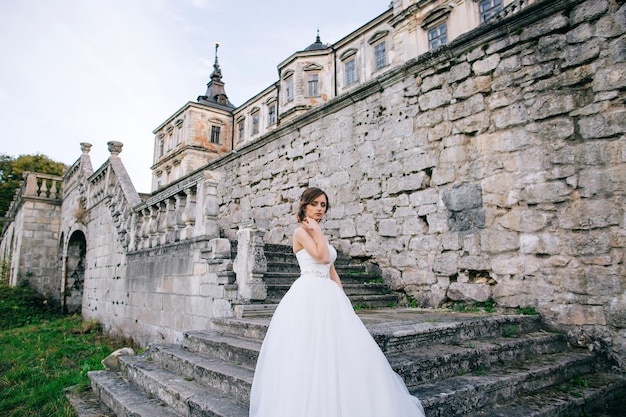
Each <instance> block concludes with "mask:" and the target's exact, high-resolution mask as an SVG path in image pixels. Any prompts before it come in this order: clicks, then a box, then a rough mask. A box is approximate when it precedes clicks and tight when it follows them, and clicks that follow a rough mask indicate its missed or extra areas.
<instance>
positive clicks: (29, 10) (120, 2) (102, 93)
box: [0, 0, 390, 192]
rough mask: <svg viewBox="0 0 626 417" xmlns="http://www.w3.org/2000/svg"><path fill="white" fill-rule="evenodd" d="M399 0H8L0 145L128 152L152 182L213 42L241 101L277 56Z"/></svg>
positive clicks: (99, 154) (325, 38) (204, 71)
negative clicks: (166, 125) (163, 134)
mask: <svg viewBox="0 0 626 417" xmlns="http://www.w3.org/2000/svg"><path fill="white" fill-rule="evenodd" d="M389 5H390V0H314V1H303V0H265V1H260V0H0V16H2V25H0V54H1V55H0V56H1V57H2V59H1V61H0V62H1V63H0V126H2V130H1V133H0V154H5V155H9V156H12V157H17V156H19V155H30V154H44V155H46V156H48V157H49V158H51V159H53V160H55V161H59V162H63V163H65V164H67V165H71V164H73V163H74V162H75V161H76V160H77V159H78V157H79V156H80V153H81V151H80V143H81V142H88V143H91V144H92V145H93V147H92V148H91V152H90V154H89V156H90V157H91V162H92V164H93V167H94V169H97V168H98V167H100V166H101V165H102V164H103V163H104V162H105V161H106V160H107V158H108V157H109V155H110V154H109V152H108V150H107V142H108V141H111V140H116V141H120V142H122V143H123V144H124V147H123V149H122V153H121V154H120V157H121V159H122V162H123V163H124V165H125V166H126V169H127V170H128V173H129V175H130V177H131V179H132V181H133V184H134V185H135V188H136V189H137V191H138V192H149V191H150V181H151V177H150V166H151V165H152V150H153V141H154V136H153V134H152V131H153V130H154V129H155V128H157V127H158V126H159V125H160V124H161V123H162V122H164V121H165V120H166V119H167V118H168V117H169V116H171V115H172V114H174V113H175V112H176V111H177V110H178V109H180V108H181V107H182V106H183V105H185V104H186V103H187V102H188V101H195V100H196V98H197V97H198V96H199V95H203V94H204V93H205V92H206V84H207V82H208V81H209V76H210V74H211V72H212V70H213V62H214V59H215V42H216V41H218V42H219V44H220V46H219V50H218V58H219V64H220V68H221V70H222V76H223V78H222V80H223V81H224V82H225V88H226V94H227V95H228V98H229V100H230V101H231V102H232V103H233V104H234V105H235V106H239V105H241V104H243V103H244V102H245V101H246V100H247V99H249V98H251V97H252V96H254V95H255V94H257V93H259V92H261V91H262V90H263V89H265V88H266V87H268V86H269V85H271V84H272V83H274V82H275V81H277V79H278V71H277V65H278V64H279V63H280V62H281V61H283V60H284V59H286V58H287V57H289V56H290V55H291V54H293V53H294V52H296V51H300V50H303V49H304V48H306V47H307V46H309V45H310V44H312V43H313V42H315V37H316V35H317V30H318V29H319V31H320V37H321V40H322V42H324V43H334V42H336V41H338V40H340V39H341V38H343V37H344V36H346V35H348V34H349V33H351V32H352V31H354V30H356V29H358V28H359V27H361V26H362V25H364V24H365V23H367V22H369V21H370V20H372V19H374V18H375V17H377V16H379V15H380V14H381V13H383V12H385V10H387V8H388V7H389Z"/></svg>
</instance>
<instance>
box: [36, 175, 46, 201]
mask: <svg viewBox="0 0 626 417" xmlns="http://www.w3.org/2000/svg"><path fill="white" fill-rule="evenodd" d="M40 179H41V185H40V186H39V192H38V193H37V195H38V196H39V197H42V198H47V197H48V185H47V184H46V179H45V178H40Z"/></svg>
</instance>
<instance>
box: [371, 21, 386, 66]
mask: <svg viewBox="0 0 626 417" xmlns="http://www.w3.org/2000/svg"><path fill="white" fill-rule="evenodd" d="M388 35H389V31H387V30H382V31H378V32H376V33H375V34H374V35H373V36H372V37H371V38H369V40H368V42H369V43H370V45H372V46H373V47H374V69H375V70H379V69H381V68H383V67H386V66H387V36H388Z"/></svg>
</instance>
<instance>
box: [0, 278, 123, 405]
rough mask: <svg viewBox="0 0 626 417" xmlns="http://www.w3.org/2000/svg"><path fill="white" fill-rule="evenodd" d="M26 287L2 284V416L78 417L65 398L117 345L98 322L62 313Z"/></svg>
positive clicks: (83, 383) (85, 382) (85, 386)
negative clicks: (103, 332)
mask: <svg viewBox="0 0 626 417" xmlns="http://www.w3.org/2000/svg"><path fill="white" fill-rule="evenodd" d="M50 304H51V303H46V302H45V299H43V298H42V297H41V296H39V295H37V294H36V293H35V292H34V291H32V290H30V289H28V288H12V287H9V286H7V285H0V415H1V416H5V417H18V416H19V417H22V416H42V417H43V416H45V417H61V416H64V417H65V416H67V417H70V416H72V417H73V416H76V413H75V411H74V409H73V408H72V407H71V405H70V403H69V401H68V400H67V398H66V397H65V390H66V389H67V388H69V387H73V386H75V387H76V388H77V389H88V387H89V379H88V378H87V372H88V371H91V370H95V369H102V365H101V363H100V361H101V360H102V359H103V358H105V357H106V356H108V355H109V354H110V353H111V352H112V351H113V350H115V349H117V348H119V347H121V343H120V342H119V341H113V340H110V339H108V338H106V337H105V336H104V335H103V334H102V332H101V329H100V326H99V325H98V323H96V322H93V321H84V320H82V318H81V317H79V316H63V315H61V314H60V313H59V310H58V308H56V307H55V306H54V305H50Z"/></svg>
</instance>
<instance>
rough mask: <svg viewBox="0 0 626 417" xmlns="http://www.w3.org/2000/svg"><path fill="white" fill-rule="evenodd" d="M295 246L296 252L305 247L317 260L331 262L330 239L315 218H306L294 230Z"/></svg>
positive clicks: (324, 262)
mask: <svg viewBox="0 0 626 417" xmlns="http://www.w3.org/2000/svg"><path fill="white" fill-rule="evenodd" d="M293 248H294V251H295V252H297V251H299V250H300V249H302V248H304V249H306V251H307V252H308V253H309V255H311V256H312V257H313V259H315V260H316V261H318V262H321V263H323V264H327V263H330V252H329V251H328V239H327V238H326V236H324V233H322V229H321V228H320V227H319V225H318V224H317V222H316V221H315V220H313V219H308V218H307V219H305V221H303V222H302V227H298V228H297V229H296V230H295V231H294V232H293Z"/></svg>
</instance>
